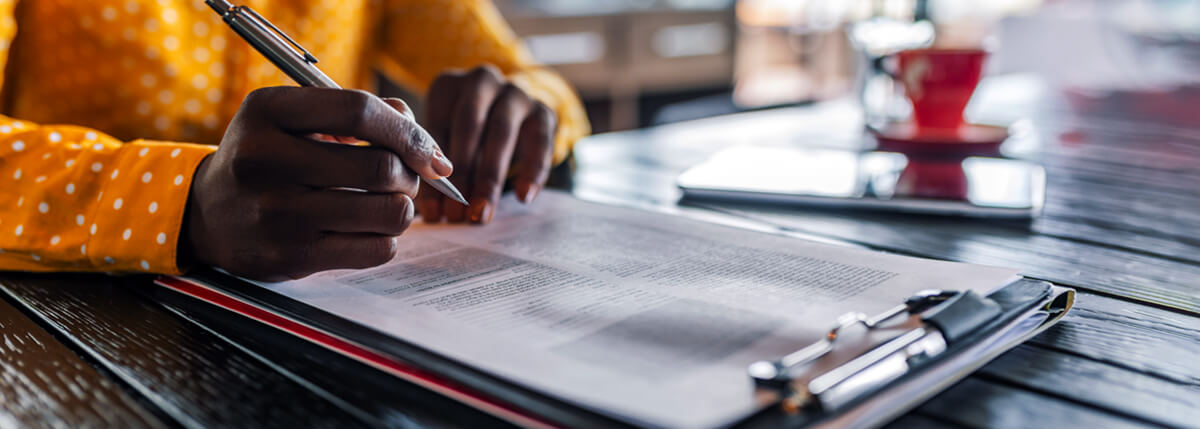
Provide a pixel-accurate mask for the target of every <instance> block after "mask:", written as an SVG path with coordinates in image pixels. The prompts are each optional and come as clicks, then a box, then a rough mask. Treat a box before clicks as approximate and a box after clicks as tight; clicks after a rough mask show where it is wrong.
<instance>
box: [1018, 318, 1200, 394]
mask: <svg viewBox="0 0 1200 429" xmlns="http://www.w3.org/2000/svg"><path fill="white" fill-rule="evenodd" d="M1079 298H1080V299H1079V305H1078V306H1077V307H1076V308H1075V309H1074V310H1072V311H1071V313H1069V314H1068V316H1067V317H1066V318H1064V319H1063V321H1062V322H1060V323H1059V324H1058V325H1057V326H1055V327H1054V328H1053V329H1051V330H1049V331H1047V332H1045V333H1043V334H1042V335H1039V336H1037V337H1035V338H1034V339H1033V340H1031V341H1030V342H1031V343H1032V344H1035V345H1037V346H1039V347H1043V348H1047V349H1051V350H1056V351H1060V352H1063V353H1070V354H1074V355H1077V356H1081V357H1086V358H1088V359H1091V360H1094V361H1098V362H1104V363H1106V364H1108V365H1112V366H1117V367H1122V368H1126V369H1130V370H1134V371H1137V372H1141V373H1146V374H1151V375H1153V376H1155V377H1159V378H1162V379H1164V380H1169V381H1171V382H1174V383H1178V384H1181V385H1187V386H1192V387H1191V388H1192V390H1193V391H1194V392H1197V393H1198V394H1200V388H1198V387H1197V386H1200V359H1198V358H1197V357H1200V318H1196V317H1192V316H1189V315H1184V314H1178V313H1175V312H1170V311H1164V310H1161V309H1155V308H1148V307H1145V306H1140V305H1136V304H1133V303H1129V302H1123V301H1120V300H1117V299H1111V298H1105V297H1100V296H1094V295H1087V294H1081V295H1079ZM1192 399H1193V400H1197V398H1192Z"/></svg>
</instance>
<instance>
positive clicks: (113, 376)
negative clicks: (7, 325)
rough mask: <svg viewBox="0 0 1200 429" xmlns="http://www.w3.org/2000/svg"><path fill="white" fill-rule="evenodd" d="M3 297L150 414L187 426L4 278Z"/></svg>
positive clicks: (0, 288) (0, 289) (170, 423)
mask: <svg viewBox="0 0 1200 429" xmlns="http://www.w3.org/2000/svg"><path fill="white" fill-rule="evenodd" d="M0 299H3V300H4V301H5V302H7V303H8V304H9V305H11V306H12V307H13V308H15V309H17V311H19V312H20V313H21V314H22V315H24V316H25V317H27V318H29V320H31V321H32V322H33V323H35V324H37V326H38V327H40V328H42V329H43V330H44V331H46V333H48V334H49V335H50V336H51V337H53V338H54V339H56V340H58V342H59V343H60V344H62V345H63V347H66V348H67V350H70V351H72V352H74V353H75V354H76V355H77V356H78V357H79V360H81V361H83V362H85V363H87V364H88V365H89V366H91V367H92V368H93V369H94V370H96V371H97V372H99V373H100V374H102V375H104V376H105V377H107V378H108V379H109V381H110V382H111V383H112V384H113V385H116V386H118V387H119V388H120V389H121V390H122V391H124V392H125V393H126V394H127V395H129V397H130V398H131V399H133V401H134V402H135V403H136V404H137V405H138V406H140V407H142V411H144V412H146V413H147V414H149V415H150V416H151V417H153V418H154V419H155V420H157V421H158V422H161V423H162V424H164V425H166V426H167V427H175V428H180V427H186V426H185V425H183V424H182V422H180V421H179V420H178V419H177V418H176V417H175V416H174V415H172V414H171V413H169V412H167V411H166V410H165V409H163V408H162V407H161V406H160V405H159V404H157V403H156V401H154V400H153V399H151V398H150V397H148V396H147V395H145V392H143V391H142V390H141V389H138V388H137V387H136V386H134V385H132V384H131V383H129V380H127V379H126V378H125V377H122V376H120V375H119V374H118V373H117V372H116V371H114V370H113V369H112V368H111V367H110V366H109V365H107V364H105V363H104V361H103V360H102V359H101V358H100V356H98V355H96V354H93V353H91V352H90V351H89V350H87V347H86V346H84V345H83V344H81V343H79V342H77V341H75V340H74V339H73V338H71V336H70V335H68V334H67V333H66V332H64V330H63V329H62V327H60V326H57V325H56V324H54V323H53V322H52V321H50V320H49V319H47V318H45V317H44V316H43V315H41V314H40V313H38V312H37V310H35V309H34V308H33V307H31V306H30V305H29V304H28V303H27V302H25V300H23V299H21V297H19V296H17V295H16V294H15V293H13V291H12V290H10V289H9V288H8V286H7V285H5V284H4V283H2V282H0Z"/></svg>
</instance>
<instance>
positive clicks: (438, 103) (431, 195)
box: [417, 72, 466, 223]
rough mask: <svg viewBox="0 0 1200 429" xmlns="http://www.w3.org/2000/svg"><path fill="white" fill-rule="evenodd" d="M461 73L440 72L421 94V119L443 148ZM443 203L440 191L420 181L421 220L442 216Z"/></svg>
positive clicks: (418, 208)
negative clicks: (422, 108)
mask: <svg viewBox="0 0 1200 429" xmlns="http://www.w3.org/2000/svg"><path fill="white" fill-rule="evenodd" d="M465 75H466V73H464V72H447V73H442V74H441V75H440V76H438V77H437V79H434V81H433V84H432V85H430V86H429V92H428V94H427V96H426V98H425V111H424V113H423V116H424V117H425V120H424V121H422V123H423V124H424V125H425V129H426V130H427V131H429V134H430V135H432V136H433V139H434V141H436V142H437V143H438V145H440V146H441V147H442V150H443V151H448V150H449V149H448V146H447V144H448V142H449V138H450V137H449V136H450V118H451V115H452V113H453V112H454V104H455V101H456V100H458V94H459V85H460V81H461V80H462V78H463V76H465ZM459 174H460V175H461V174H462V172H460V173H459ZM443 203H444V201H443V197H442V194H441V193H439V192H438V191H437V190H435V189H433V188H431V187H430V186H429V185H427V184H422V185H421V190H420V192H418V193H417V210H418V211H419V212H420V213H421V218H423V219H424V220H425V222H428V223H437V222H440V221H441V220H442V204H443Z"/></svg>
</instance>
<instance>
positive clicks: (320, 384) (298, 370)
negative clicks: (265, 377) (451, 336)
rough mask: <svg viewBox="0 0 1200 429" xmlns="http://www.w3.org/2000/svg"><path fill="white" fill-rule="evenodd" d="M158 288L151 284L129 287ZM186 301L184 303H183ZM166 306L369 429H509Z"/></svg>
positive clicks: (323, 353)
mask: <svg viewBox="0 0 1200 429" xmlns="http://www.w3.org/2000/svg"><path fill="white" fill-rule="evenodd" d="M132 287H134V288H138V289H143V291H144V292H150V293H153V292H151V291H148V290H145V289H148V288H158V287H159V286H156V285H152V284H145V285H138V286H132ZM184 299H185V300H186V299H189V298H184ZM185 304H186V305H178V306H177V305H172V304H169V303H168V304H167V305H166V307H167V308H168V309H170V310H171V311H172V312H174V313H176V314H178V315H180V316H181V317H182V318H184V319H185V320H187V321H188V322H190V323H194V324H196V325H197V326H203V327H204V328H205V329H208V330H212V331H213V332H215V333H217V334H218V335H221V336H222V337H224V338H226V339H228V340H229V341H231V342H235V343H237V344H238V345H239V346H240V347H242V348H244V349H245V350H247V351H249V352H251V353H254V354H255V355H257V356H260V357H262V358H263V359H266V360H268V361H270V362H272V363H273V364H275V365H276V366H277V367H278V368H279V369H280V370H281V371H286V372H289V373H291V374H294V375H295V376H296V377H297V378H302V379H303V380H305V381H306V382H307V383H310V384H311V385H312V386H314V387H316V388H318V389H321V390H324V391H326V392H329V394H331V395H333V396H336V397H337V398H339V399H340V400H342V401H344V402H345V403H348V404H353V406H354V407H355V408H356V409H358V410H360V411H361V413H362V414H364V415H368V416H370V417H371V419H372V421H371V425H372V426H376V427H395V428H418V427H419V428H451V427H509V425H508V424H506V423H505V422H503V421H500V420H498V419H496V418H494V417H491V416H490V415H488V414H485V413H483V412H482V411H479V410H477V409H474V408H471V407H468V406H466V405H463V404H461V403H459V402H456V401H453V400H451V399H447V398H445V397H443V396H440V395H434V394H430V393H429V391H427V390H425V389H424V388H422V387H419V386H416V385H413V384H411V383H408V382H406V381H403V380H400V379H398V378H395V377H392V376H390V375H387V374H384V373H381V372H379V370H377V369H375V368H372V367H369V366H367V365H365V364H362V363H360V362H358V361H355V360H351V359H347V358H345V357H344V356H342V355H339V354H337V353H335V352H332V351H329V350H328V349H325V348H323V347H320V346H317V345H314V344H312V343H309V342H306V341H303V340H301V339H299V338H296V337H293V336H290V335H283V334H281V333H280V332H279V331H278V330H275V329H273V328H269V327H265V326H262V325H259V324H257V323H255V322H251V321H247V320H245V319H244V318H242V317H241V316H237V315H231V314H229V313H227V312H226V311H225V310H223V309H217V308H211V307H209V306H207V305H204V304H201V303H197V302H194V301H191V302H186V303H185Z"/></svg>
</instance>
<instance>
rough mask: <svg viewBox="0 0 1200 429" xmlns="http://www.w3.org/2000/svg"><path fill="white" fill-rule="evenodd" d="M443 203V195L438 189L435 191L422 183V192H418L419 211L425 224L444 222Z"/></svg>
mask: <svg viewBox="0 0 1200 429" xmlns="http://www.w3.org/2000/svg"><path fill="white" fill-rule="evenodd" d="M442 201H443V198H442V194H441V193H440V192H438V190H437V189H433V187H432V186H429V184H428V183H421V190H420V191H419V192H417V211H418V212H420V214H421V219H423V220H425V223H438V222H441V221H442V204H443V202H442ZM452 204H457V203H452Z"/></svg>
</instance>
